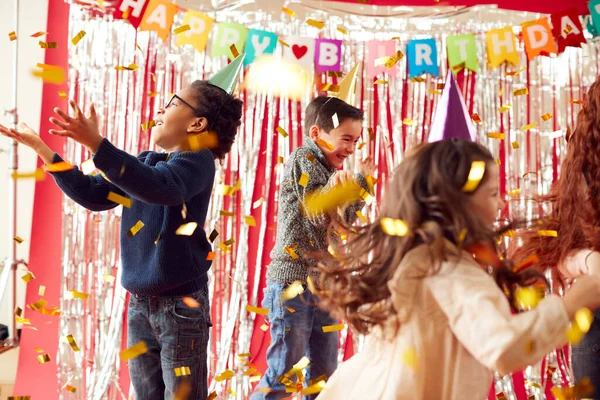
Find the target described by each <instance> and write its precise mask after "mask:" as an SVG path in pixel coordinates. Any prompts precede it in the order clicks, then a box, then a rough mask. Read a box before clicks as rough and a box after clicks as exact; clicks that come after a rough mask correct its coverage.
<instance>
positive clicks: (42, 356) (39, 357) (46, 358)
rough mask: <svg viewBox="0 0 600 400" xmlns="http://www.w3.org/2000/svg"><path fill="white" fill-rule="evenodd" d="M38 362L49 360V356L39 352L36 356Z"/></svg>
mask: <svg viewBox="0 0 600 400" xmlns="http://www.w3.org/2000/svg"><path fill="white" fill-rule="evenodd" d="M37 360H38V363H40V364H45V363H47V362H49V361H50V356H49V355H48V354H40V355H39V356H37Z"/></svg>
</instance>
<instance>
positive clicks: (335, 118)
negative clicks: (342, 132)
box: [331, 113, 340, 129]
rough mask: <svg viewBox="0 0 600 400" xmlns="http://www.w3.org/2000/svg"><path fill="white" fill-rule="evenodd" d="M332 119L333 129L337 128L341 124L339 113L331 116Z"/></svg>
mask: <svg viewBox="0 0 600 400" xmlns="http://www.w3.org/2000/svg"><path fill="white" fill-rule="evenodd" d="M331 121H332V122H333V129H336V128H337V127H338V126H340V121H339V119H338V116H337V113H334V114H333V115H332V116H331Z"/></svg>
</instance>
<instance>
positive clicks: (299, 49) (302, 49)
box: [292, 44, 308, 60]
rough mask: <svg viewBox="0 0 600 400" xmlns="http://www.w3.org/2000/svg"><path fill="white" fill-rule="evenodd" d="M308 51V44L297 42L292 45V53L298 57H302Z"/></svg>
mask: <svg viewBox="0 0 600 400" xmlns="http://www.w3.org/2000/svg"><path fill="white" fill-rule="evenodd" d="M307 52H308V47H307V46H298V45H297V44H295V45H293V46H292V53H294V55H295V56H296V59H298V60H299V59H301V58H302V57H304V55H305V54H306V53H307Z"/></svg>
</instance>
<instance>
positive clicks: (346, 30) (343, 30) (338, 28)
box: [335, 25, 348, 35]
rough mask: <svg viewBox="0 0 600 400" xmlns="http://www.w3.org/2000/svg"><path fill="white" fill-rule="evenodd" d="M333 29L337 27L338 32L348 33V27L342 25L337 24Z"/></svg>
mask: <svg viewBox="0 0 600 400" xmlns="http://www.w3.org/2000/svg"><path fill="white" fill-rule="evenodd" d="M335 29H337V30H338V32H340V33H341V34H342V35H347V34H348V29H346V28H345V27H343V26H342V25H338V26H337V27H336V28H335Z"/></svg>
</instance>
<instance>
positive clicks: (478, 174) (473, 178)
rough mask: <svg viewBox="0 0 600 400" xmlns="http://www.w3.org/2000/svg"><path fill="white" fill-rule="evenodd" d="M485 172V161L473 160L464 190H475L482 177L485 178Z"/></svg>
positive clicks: (469, 191)
mask: <svg viewBox="0 0 600 400" xmlns="http://www.w3.org/2000/svg"><path fill="white" fill-rule="evenodd" d="M484 174H485V161H473V162H472V163H471V169H470V170H469V176H468V178H467V182H466V183H465V184H464V186H463V187H462V189H461V190H462V191H463V192H465V193H472V192H474V191H475V190H476V189H477V187H478V186H479V183H480V182H481V179H483V175H484Z"/></svg>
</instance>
